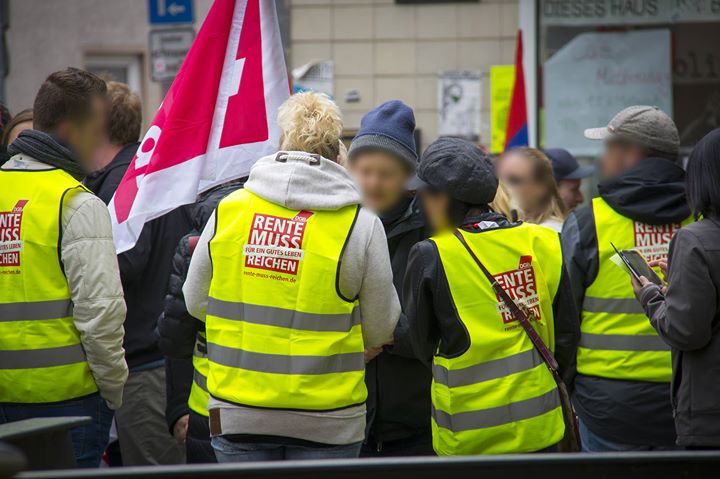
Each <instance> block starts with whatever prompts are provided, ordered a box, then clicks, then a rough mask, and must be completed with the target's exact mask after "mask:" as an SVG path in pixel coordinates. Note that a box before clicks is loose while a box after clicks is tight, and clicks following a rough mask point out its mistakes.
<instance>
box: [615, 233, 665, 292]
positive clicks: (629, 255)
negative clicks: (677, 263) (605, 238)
mask: <svg viewBox="0 0 720 479" xmlns="http://www.w3.org/2000/svg"><path fill="white" fill-rule="evenodd" d="M610 244H611V245H612V247H613V249H614V250H615V252H616V253H617V254H618V256H619V257H620V259H622V261H623V263H625V266H627V268H628V270H629V271H630V274H631V275H632V276H633V277H634V278H635V279H636V280H637V281H638V282H640V277H641V276H644V277H645V278H646V279H647V280H648V281H650V282H651V283H655V284H657V285H658V286H662V285H663V282H662V279H660V276H658V275H657V273H656V272H655V271H654V270H653V269H652V268H651V267H650V265H649V264H648V262H647V261H646V260H645V257H644V256H643V255H641V254H640V252H638V251H637V250H634V249H624V250H618V249H617V248H616V247H615V245H614V244H612V243H610Z"/></svg>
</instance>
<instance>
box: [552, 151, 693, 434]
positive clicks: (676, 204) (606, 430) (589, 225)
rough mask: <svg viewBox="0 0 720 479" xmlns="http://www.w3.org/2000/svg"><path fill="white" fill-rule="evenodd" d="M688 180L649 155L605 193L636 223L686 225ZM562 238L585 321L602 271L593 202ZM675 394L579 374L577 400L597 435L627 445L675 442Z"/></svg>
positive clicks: (665, 387)
mask: <svg viewBox="0 0 720 479" xmlns="http://www.w3.org/2000/svg"><path fill="white" fill-rule="evenodd" d="M684 179H685V172H684V171H683V169H682V168H681V167H679V166H678V165H676V164H675V163H673V162H671V161H668V160H665V159H661V158H646V159H644V160H642V161H641V162H640V163H638V164H637V165H636V166H634V167H633V168H631V169H630V170H628V171H626V172H625V173H623V174H621V175H619V176H617V177H615V178H611V179H609V180H606V181H604V182H602V183H601V184H600V185H599V191H600V196H601V197H602V198H603V199H604V200H605V201H607V202H608V204H609V205H610V207H612V208H613V209H614V210H615V211H617V212H618V213H620V214H622V215H624V216H626V217H628V218H631V219H633V220H635V221H640V222H643V223H647V224H652V225H662V224H669V223H680V222H681V221H683V220H684V219H686V218H687V217H688V216H689V215H690V210H689V209H688V207H687V203H686V200H685V187H684ZM600 227H602V225H601V226H600ZM561 238H562V244H563V253H564V256H565V258H566V261H567V268H568V273H569V275H570V279H571V284H572V288H573V298H574V301H575V304H576V305H577V310H578V316H577V318H576V321H577V322H578V324H579V323H580V314H579V312H580V311H581V308H582V303H583V300H584V298H585V290H586V289H587V288H588V287H589V286H590V285H591V284H592V283H593V281H595V278H596V277H597V274H598V261H599V260H598V245H597V232H596V225H595V217H594V215H593V210H592V205H588V206H585V207H583V208H580V209H578V210H577V211H576V212H575V213H573V214H571V215H570V216H569V217H568V219H567V220H566V221H565V225H564V227H563V232H562V236H561ZM669 398H670V385H669V384H667V383H652V382H644V381H623V380H615V379H607V378H600V377H594V376H585V375H577V376H576V377H575V385H574V394H573V402H574V405H575V408H576V410H577V413H578V415H579V416H580V419H581V420H582V421H583V422H584V423H585V425H586V426H587V427H588V429H590V430H591V431H592V432H593V433H595V434H597V435H600V436H601V437H603V438H605V439H608V440H610V441H615V442H620V443H623V444H634V445H649V446H671V445H672V444H674V441H675V431H674V429H675V428H674V425H673V421H672V411H671V408H670V399H669Z"/></svg>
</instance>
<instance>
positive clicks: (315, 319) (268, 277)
mask: <svg viewBox="0 0 720 479" xmlns="http://www.w3.org/2000/svg"><path fill="white" fill-rule="evenodd" d="M358 211H359V207H358V206H348V207H345V208H342V209H339V210H336V211H314V212H308V211H296V210H290V209H287V208H284V207H282V206H279V205H276V204H273V203H271V202H269V201H266V200H264V199H262V198H260V197H258V196H257V195H255V194H253V193H251V192H250V191H248V190H238V191H235V192H233V193H231V194H230V195H228V196H227V197H226V198H224V199H223V200H222V201H221V202H220V204H219V205H218V208H217V210H216V231H215V236H214V238H213V239H212V240H211V241H210V256H211V258H212V265H213V276H212V282H211V284H210V298H209V302H208V309H207V318H206V333H207V340H208V359H209V371H208V381H207V384H208V390H209V391H210V394H211V395H212V396H214V397H217V398H219V399H222V400H225V401H230V402H233V403H236V404H241V405H247V406H256V407H265V408H281V409H300V410H313V411H317V410H332V409H340V408H344V407H348V406H351V405H356V404H362V403H364V402H365V399H366V397H367V390H366V388H365V362H364V358H363V351H364V345H363V337H362V326H361V324H360V311H359V307H358V301H357V299H355V298H344V297H342V296H341V293H340V291H339V289H338V287H339V285H338V279H339V278H338V271H339V267H340V262H341V261H342V255H343V249H344V246H345V243H346V241H347V239H348V237H349V235H350V232H351V230H352V228H353V225H354V222H355V219H356V217H357V214H358Z"/></svg>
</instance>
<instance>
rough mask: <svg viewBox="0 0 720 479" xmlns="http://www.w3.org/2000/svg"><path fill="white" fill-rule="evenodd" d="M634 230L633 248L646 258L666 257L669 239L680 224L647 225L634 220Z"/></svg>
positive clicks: (650, 259) (649, 259)
mask: <svg viewBox="0 0 720 479" xmlns="http://www.w3.org/2000/svg"><path fill="white" fill-rule="evenodd" d="M633 227H634V232H635V249H636V250H638V251H639V252H640V253H642V255H643V256H644V257H645V259H646V260H648V261H652V260H656V259H663V260H664V259H667V255H668V250H669V248H670V240H671V239H672V237H673V235H674V234H675V232H676V231H677V230H679V229H680V228H681V227H682V225H681V224H679V223H675V224H669V225H648V224H645V223H640V222H638V221H635V222H634V223H633Z"/></svg>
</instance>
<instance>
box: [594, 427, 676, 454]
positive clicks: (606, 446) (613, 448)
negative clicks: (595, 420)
mask: <svg viewBox="0 0 720 479" xmlns="http://www.w3.org/2000/svg"><path fill="white" fill-rule="evenodd" d="M580 442H581V443H582V452H622V451H671V450H674V449H677V448H676V447H663V446H650V445H637V444H624V443H622V442H615V441H611V440H609V439H605V438H603V437H600V436H598V435H597V434H595V433H594V432H592V431H591V430H590V429H588V427H587V426H586V425H585V423H583V422H582V421H580Z"/></svg>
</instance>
